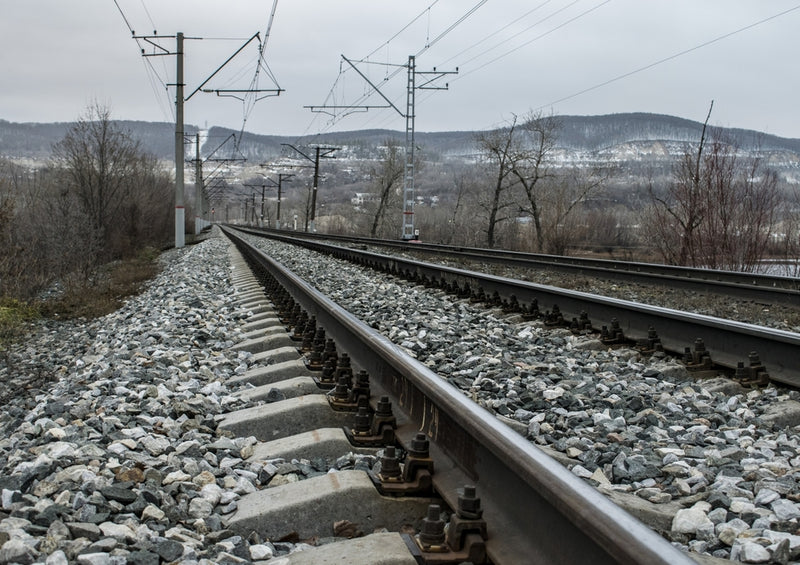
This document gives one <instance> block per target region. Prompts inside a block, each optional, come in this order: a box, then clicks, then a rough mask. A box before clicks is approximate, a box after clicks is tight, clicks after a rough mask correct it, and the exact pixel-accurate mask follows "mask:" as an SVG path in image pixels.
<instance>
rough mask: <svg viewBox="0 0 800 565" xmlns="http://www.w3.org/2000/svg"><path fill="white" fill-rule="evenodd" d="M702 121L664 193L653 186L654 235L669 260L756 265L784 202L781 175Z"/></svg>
mask: <svg viewBox="0 0 800 565" xmlns="http://www.w3.org/2000/svg"><path fill="white" fill-rule="evenodd" d="M712 108H713V102H712V104H711V108H709V112H708V116H707V117H706V121H705V123H704V124H703V129H702V132H701V136H700V141H699V143H698V145H697V148H696V151H693V150H691V149H688V150H687V151H685V152H684V154H683V156H682V157H681V160H680V161H679V162H678V165H677V166H676V168H675V171H674V175H673V182H672V183H670V185H669V186H668V188H667V191H666V194H664V195H660V194H657V193H656V192H655V190H654V189H653V187H652V186H651V189H650V193H651V198H652V201H653V206H652V207H651V209H650V220H651V222H650V224H649V227H650V230H651V235H652V238H651V239H652V241H653V242H654V245H655V246H656V248H657V249H658V251H659V252H660V253H661V255H662V257H663V258H664V260H665V261H666V262H667V263H673V264H678V265H690V266H694V267H709V268H717V269H732V270H743V271H753V270H755V269H757V266H758V263H759V262H760V261H761V260H762V259H763V258H764V256H765V254H766V251H767V248H768V244H769V240H770V237H771V236H772V233H773V230H774V228H775V226H776V223H777V220H778V209H779V207H780V205H781V199H780V193H779V191H778V179H777V176H776V175H775V173H774V172H772V171H768V170H765V169H764V167H763V163H762V162H761V160H760V159H759V158H757V157H753V158H744V159H742V158H740V157H739V154H738V147H737V146H736V144H734V143H731V142H729V141H727V140H724V139H722V137H721V134H720V132H719V131H718V130H715V129H713V128H708V127H707V125H708V120H709V118H710V116H711V109H712Z"/></svg>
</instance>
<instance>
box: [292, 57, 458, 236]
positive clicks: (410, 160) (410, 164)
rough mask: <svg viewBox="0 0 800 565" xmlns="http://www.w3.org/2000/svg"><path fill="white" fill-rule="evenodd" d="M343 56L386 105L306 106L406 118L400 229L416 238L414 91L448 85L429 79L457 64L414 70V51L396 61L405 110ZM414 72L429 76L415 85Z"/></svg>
mask: <svg viewBox="0 0 800 565" xmlns="http://www.w3.org/2000/svg"><path fill="white" fill-rule="evenodd" d="M342 59H344V60H345V61H346V62H347V64H348V65H350V66H351V67H352V68H353V70H355V71H356V72H357V73H358V74H359V75H360V76H361V78H363V79H364V80H365V81H366V82H367V84H369V85H370V86H371V87H372V88H373V89H374V90H375V92H377V93H378V94H379V95H380V96H381V98H383V99H384V100H385V101H386V103H387V104H388V106H306V108H310V109H311V111H312V112H314V111H324V110H326V109H344V110H355V109H360V110H365V109H366V110H370V109H372V108H393V109H394V111H395V112H397V113H398V114H400V116H401V117H403V118H405V120H406V164H405V169H404V174H403V231H402V234H401V235H402V239H404V240H411V239H418V238H419V232H418V231H417V230H415V229H414V200H415V198H416V196H415V193H414V168H415V165H414V151H415V145H414V118H415V107H414V105H415V104H414V98H415V96H414V93H415V91H417V90H447V87H448V85H447V84H445V85H444V86H443V87H441V86H432V83H433V82H434V81H435V80H437V79H439V78H441V77H443V76H445V75H453V74H456V73H458V68H457V67H456V70H455V71H437V70H436V68H435V67H434V69H433V70H432V71H418V70H417V63H416V57H415V56H414V55H409V56H408V64H406V65H396V66H405V67H406V69H407V71H408V78H407V82H406V111H405V113H403V112H401V111H400V109H399V108H398V107H397V106H395V105H394V103H393V102H392V101H391V100H390V99H389V98H388V97H387V96H386V95H385V94H384V93H383V92H381V90H380V88H378V87H377V86H376V85H375V84H373V82H372V81H371V80H369V78H367V76H366V75H365V74H364V73H362V72H361V71H360V70H359V69H358V67H356V65H355V64H354V63H353V62H352V61H351V60H350V59H348V58H347V57H345V56H344V55H342ZM417 76H422V77H428V78H427V80H424V81H423V82H422V83H421V84H419V85H417Z"/></svg>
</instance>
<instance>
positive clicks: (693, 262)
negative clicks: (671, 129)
mask: <svg viewBox="0 0 800 565" xmlns="http://www.w3.org/2000/svg"><path fill="white" fill-rule="evenodd" d="M711 108H713V103H712V105H711ZM711 108H710V109H709V113H708V116H707V118H706V121H705V123H704V124H703V128H702V133H701V136H700V139H699V141H686V142H685V143H684V147H685V150H684V151H683V153H682V154H681V155H680V156H679V158H677V159H675V160H674V162H673V163H672V165H671V166H668V168H667V169H666V170H663V171H659V172H658V174H657V175H656V174H652V175H651V178H650V180H649V182H647V183H646V184H645V185H642V186H635V187H633V189H631V187H630V186H629V185H626V184H625V182H624V179H620V178H618V177H620V176H623V175H624V174H625V171H621V170H620V168H619V167H618V166H617V165H616V164H614V163H604V162H600V163H598V162H592V163H584V164H580V163H579V164H577V165H567V164H565V161H564V160H563V159H561V153H560V151H559V147H560V143H561V142H560V133H561V130H562V123H561V120H560V119H559V118H558V116H555V115H553V114H543V113H541V112H531V113H529V114H528V115H526V116H524V117H521V118H520V117H517V116H514V117H513V118H512V119H511V120H510V121H509V122H508V123H507V124H506V125H505V126H504V127H501V128H497V129H495V130H491V131H487V132H481V133H478V134H476V137H475V142H476V145H477V147H478V152H477V155H476V156H475V163H474V164H473V165H471V166H464V167H455V166H445V167H449V169H450V170H449V171H448V173H449V174H447V175H445V174H442V175H440V178H448V177H449V182H450V183H452V184H451V186H450V187H449V190H447V191H443V193H446V194H447V195H448V198H446V199H443V200H442V201H440V202H438V203H437V205H436V206H435V207H432V206H421V207H417V211H416V214H415V216H416V218H417V223H418V224H419V228H420V231H421V233H422V234H423V238H424V239H425V240H428V241H437V242H443V243H452V244H458V245H472V246H480V247H489V248H492V247H503V248H509V249H517V250H523V251H533V252H541V253H550V254H570V253H578V252H582V251H584V250H586V249H592V250H594V251H607V252H608V253H609V254H610V256H612V257H624V258H628V259H638V260H653V261H657V262H662V263H666V264H672V265H686V266H694V267H704V268H714V269H729V270H740V271H747V272H755V271H758V270H761V269H763V266H764V261H765V260H766V259H770V258H772V259H782V260H788V261H790V262H792V261H795V262H794V263H792V264H793V265H794V267H793V270H792V269H787V270H786V272H787V273H788V274H795V275H796V274H797V270H798V269H797V263H796V259H797V258H798V257H800V197H799V196H798V191H797V189H796V188H794V187H793V186H791V185H787V184H785V183H784V184H782V183H781V182H780V181H779V178H778V175H777V174H776V173H775V172H774V171H772V170H770V168H769V167H768V165H767V163H765V162H764V160H763V159H762V158H761V157H759V156H758V152H757V151H752V150H751V149H750V148H747V150H742V149H741V148H740V147H739V145H738V142H737V140H735V139H731V138H729V137H726V136H725V134H724V132H723V130H722V129H720V128H713V127H710V126H709V125H708V122H709V119H710V117H711ZM403 165H404V159H403V157H402V148H400V147H398V146H397V144H396V142H393V141H391V140H387V141H386V144H385V151H384V157H383V159H381V160H379V161H377V162H374V163H373V164H372V165H370V166H368V167H366V168H365V172H366V174H367V176H368V177H369V179H370V181H369V183H370V184H369V188H368V189H367V190H368V192H369V198H367V199H366V201H365V202H364V203H363V204H362V205H360V206H359V208H358V210H357V212H356V214H355V216H354V219H353V221H351V222H347V221H342V220H341V218H343V217H345V216H346V215H347V214H346V213H345V212H342V213H341V214H340V215H339V216H338V217H339V218H340V220H339V221H338V222H337V223H336V225H335V226H332V227H334V228H335V229H337V230H338V231H341V232H356V233H359V234H363V235H371V236H378V237H388V238H396V237H398V234H399V231H400V227H399V226H400V216H399V214H398V213H397V210H399V209H400V197H401V194H402V173H403ZM423 165H424V167H431V166H432V165H431V164H430V163H427V164H426V163H420V164H419V165H417V166H416V169H417V171H418V172H419V171H420V170H422V169H424V167H423ZM419 184H420V183H418V186H419ZM620 184H621V185H622V186H625V191H626V192H627V194H626V195H625V196H624V197H621V196H620V193H621V190H620V189H619V188H615V187H617V186H618V185H620Z"/></svg>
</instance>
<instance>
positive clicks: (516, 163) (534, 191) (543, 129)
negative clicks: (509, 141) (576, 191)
mask: <svg viewBox="0 0 800 565" xmlns="http://www.w3.org/2000/svg"><path fill="white" fill-rule="evenodd" d="M560 128H561V122H560V121H559V120H558V118H556V117H555V116H554V115H553V114H549V115H544V114H542V112H533V113H530V114H528V116H527V117H526V118H525V122H524V123H523V125H522V132H523V134H524V137H525V140H524V143H523V145H522V146H521V148H520V151H519V153H518V155H517V158H516V159H514V160H513V164H512V167H511V172H512V174H513V175H514V176H515V177H516V179H517V181H518V182H519V185H520V187H521V188H522V191H523V193H524V196H525V200H524V204H523V207H522V208H523V211H524V212H525V213H527V214H528V215H530V217H531V218H532V220H533V227H534V233H535V237H536V249H537V251H542V250H544V247H545V234H544V228H543V226H542V205H543V199H544V194H543V193H544V192H546V191H547V190H548V187H547V186H546V185H547V184H548V181H552V180H554V178H555V173H554V172H553V170H552V162H551V157H552V154H553V152H554V151H555V149H556V141H557V137H558V131H559V130H560ZM562 186H563V185H562ZM567 213H568V212H567ZM556 224H557V222H556Z"/></svg>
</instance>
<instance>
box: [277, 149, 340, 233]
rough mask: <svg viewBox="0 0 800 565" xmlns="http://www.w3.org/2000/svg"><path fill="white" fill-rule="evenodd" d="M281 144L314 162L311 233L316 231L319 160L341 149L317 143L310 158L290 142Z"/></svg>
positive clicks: (328, 157) (307, 225) (306, 229)
mask: <svg viewBox="0 0 800 565" xmlns="http://www.w3.org/2000/svg"><path fill="white" fill-rule="evenodd" d="M281 145H285V146H286V147H291V148H292V149H294V150H295V151H297V152H298V153H300V155H302V156H303V157H305V158H306V159H307V160H309V161H311V162H312V163H314V182H313V184H312V186H311V221H310V227H311V233H316V231H317V227H316V225H315V221H314V220H315V218H316V212H317V188H318V186H319V160H320V158H323V159H326V158H327V159H333V156H332V153H333V152H334V151H338V150H339V149H341V147H320V146H319V145H317V146H316V147H315V148H314V149H315V152H314V153H315V155H314V158H313V159H312V158H311V157H309V156H308V155H306V154H305V153H303V152H302V151H300V150H299V149H298V148H297V147H295V146H294V145H291V144H290V143H281ZM308 228H309V222H308V221H306V226H305V231H308Z"/></svg>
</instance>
